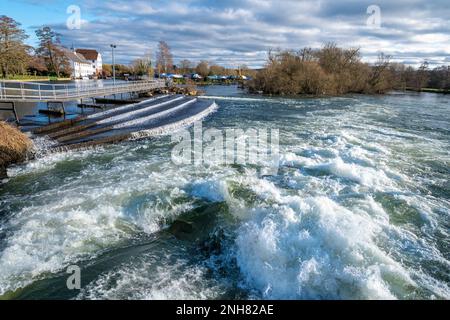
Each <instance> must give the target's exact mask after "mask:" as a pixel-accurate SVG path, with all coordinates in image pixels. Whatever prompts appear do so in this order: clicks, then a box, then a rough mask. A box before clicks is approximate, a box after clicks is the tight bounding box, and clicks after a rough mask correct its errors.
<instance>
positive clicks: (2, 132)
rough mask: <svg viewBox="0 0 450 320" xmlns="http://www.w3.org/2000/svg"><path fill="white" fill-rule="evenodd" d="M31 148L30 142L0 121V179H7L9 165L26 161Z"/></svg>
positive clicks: (16, 130)
mask: <svg viewBox="0 0 450 320" xmlns="http://www.w3.org/2000/svg"><path fill="white" fill-rule="evenodd" d="M31 146H32V142H31V140H30V139H29V138H28V137H27V136H26V135H25V134H23V133H22V132H20V131H19V129H17V128H15V127H13V126H11V125H9V124H7V123H6V122H3V121H0V179H3V178H6V177H7V171H6V168H7V167H8V166H9V165H11V164H14V163H18V162H22V161H24V160H25V159H26V157H27V154H28V152H29V150H30V148H31Z"/></svg>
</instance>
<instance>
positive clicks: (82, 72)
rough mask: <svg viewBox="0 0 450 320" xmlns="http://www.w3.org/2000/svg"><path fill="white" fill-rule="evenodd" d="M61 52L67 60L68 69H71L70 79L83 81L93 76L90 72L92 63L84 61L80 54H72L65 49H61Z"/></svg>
mask: <svg viewBox="0 0 450 320" xmlns="http://www.w3.org/2000/svg"><path fill="white" fill-rule="evenodd" d="M61 50H62V51H63V52H64V55H65V56H66V58H67V59H68V60H69V63H70V67H71V68H72V74H71V77H72V78H74V79H83V78H89V77H92V76H93V75H94V72H93V71H92V63H91V62H90V61H88V60H86V59H85V58H84V56H83V55H82V54H79V53H77V52H72V51H71V50H69V49H66V48H61Z"/></svg>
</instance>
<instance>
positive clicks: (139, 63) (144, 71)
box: [132, 53, 153, 77]
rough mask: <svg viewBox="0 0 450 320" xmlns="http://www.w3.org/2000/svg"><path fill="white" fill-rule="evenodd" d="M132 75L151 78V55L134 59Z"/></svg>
mask: <svg viewBox="0 0 450 320" xmlns="http://www.w3.org/2000/svg"><path fill="white" fill-rule="evenodd" d="M132 70H133V74H134V75H136V76H144V75H148V76H149V77H153V68H152V59H151V54H150V53H148V54H145V55H144V56H143V57H142V58H138V59H135V60H134V61H133V62H132Z"/></svg>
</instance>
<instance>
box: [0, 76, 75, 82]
mask: <svg viewBox="0 0 450 320" xmlns="http://www.w3.org/2000/svg"><path fill="white" fill-rule="evenodd" d="M0 80H8V81H67V80H70V78H58V77H49V76H30V75H16V76H8V77H6V78H0Z"/></svg>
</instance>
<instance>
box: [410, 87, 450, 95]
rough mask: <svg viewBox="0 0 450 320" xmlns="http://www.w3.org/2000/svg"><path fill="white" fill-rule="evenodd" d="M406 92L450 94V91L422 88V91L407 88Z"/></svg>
mask: <svg viewBox="0 0 450 320" xmlns="http://www.w3.org/2000/svg"><path fill="white" fill-rule="evenodd" d="M404 91H412V92H427V93H441V94H450V90H446V89H436V88H422V89H420V90H417V89H415V88H405V90H404Z"/></svg>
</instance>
